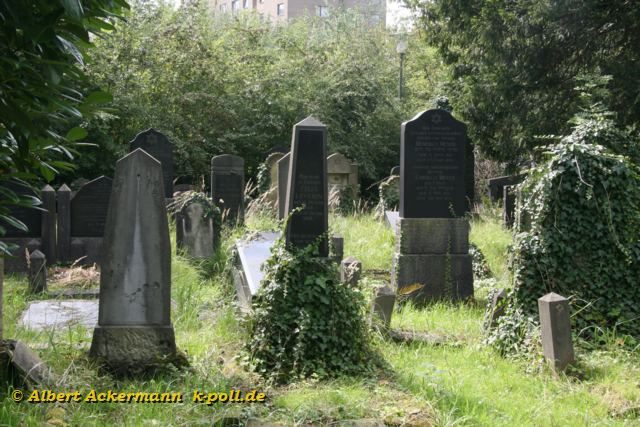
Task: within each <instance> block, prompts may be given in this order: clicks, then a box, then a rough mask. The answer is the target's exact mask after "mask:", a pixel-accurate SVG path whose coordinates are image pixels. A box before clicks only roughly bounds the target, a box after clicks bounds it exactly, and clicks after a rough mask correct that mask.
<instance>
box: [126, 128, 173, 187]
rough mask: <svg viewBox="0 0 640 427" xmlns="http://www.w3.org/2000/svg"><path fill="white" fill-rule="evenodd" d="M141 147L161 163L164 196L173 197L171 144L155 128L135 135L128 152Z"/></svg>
mask: <svg viewBox="0 0 640 427" xmlns="http://www.w3.org/2000/svg"><path fill="white" fill-rule="evenodd" d="M138 148H142V149H143V150H144V151H145V152H147V154H149V155H151V156H153V158H155V159H156V160H157V161H159V162H160V163H161V164H162V176H163V183H164V197H165V198H167V199H170V198H172V197H173V144H171V141H169V139H168V138H167V137H166V136H165V135H164V134H162V133H160V132H158V131H157V130H155V129H147V130H145V131H143V132H140V133H139V134H137V135H136V137H135V138H134V139H133V141H131V142H130V149H129V151H130V152H133V151H135V150H137V149H138Z"/></svg>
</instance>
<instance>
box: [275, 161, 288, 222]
mask: <svg viewBox="0 0 640 427" xmlns="http://www.w3.org/2000/svg"><path fill="white" fill-rule="evenodd" d="M290 158H291V155H290V154H289V153H287V154H285V155H284V156H282V158H281V159H280V160H278V163H277V165H278V183H277V184H278V219H284V217H285V216H286V204H287V185H288V183H289V159H290Z"/></svg>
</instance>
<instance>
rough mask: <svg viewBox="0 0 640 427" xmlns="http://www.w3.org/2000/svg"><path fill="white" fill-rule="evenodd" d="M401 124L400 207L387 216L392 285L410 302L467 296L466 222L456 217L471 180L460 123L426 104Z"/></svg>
mask: <svg viewBox="0 0 640 427" xmlns="http://www.w3.org/2000/svg"><path fill="white" fill-rule="evenodd" d="M401 130H402V133H401V147H400V209H399V215H398V218H397V219H396V218H390V217H389V216H388V218H389V219H388V221H389V222H390V223H393V222H394V220H395V224H396V251H395V255H394V260H393V265H392V274H391V278H392V285H393V286H394V288H395V289H396V290H397V291H398V292H400V293H403V294H404V293H408V296H409V297H410V298H411V299H412V300H413V301H414V302H415V303H423V302H427V301H433V300H442V299H445V300H458V299H466V298H469V297H471V296H472V295H473V269H472V264H471V256H470V255H469V223H468V221H467V220H466V219H464V218H461V217H462V216H463V215H464V214H465V212H467V211H468V209H469V203H470V199H471V198H472V193H470V192H469V181H471V182H473V176H472V175H471V176H470V172H469V171H468V169H469V167H468V162H469V159H470V158H471V161H472V159H473V158H472V157H471V156H470V154H469V153H471V151H472V150H471V146H470V144H469V141H468V139H467V135H466V125H465V124H464V123H462V122H459V121H457V120H456V119H454V118H453V117H452V116H451V114H449V113H448V112H447V111H444V110H429V111H424V112H422V113H419V114H418V115H416V116H415V117H414V118H413V119H412V120H410V121H408V122H405V123H403V124H402V129H401ZM470 196H471V198H470ZM411 289H413V290H412V291H410V290H411Z"/></svg>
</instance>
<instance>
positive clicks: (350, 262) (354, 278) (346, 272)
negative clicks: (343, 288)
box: [340, 257, 362, 287]
mask: <svg viewBox="0 0 640 427" xmlns="http://www.w3.org/2000/svg"><path fill="white" fill-rule="evenodd" d="M361 274H362V263H361V262H360V261H358V260H357V259H356V258H354V257H347V258H345V259H343V260H342V262H341V263H340V281H341V282H342V283H345V284H348V285H349V286H351V287H356V286H357V285H358V282H359V281H360V275H361Z"/></svg>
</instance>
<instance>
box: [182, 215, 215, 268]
mask: <svg viewBox="0 0 640 427" xmlns="http://www.w3.org/2000/svg"><path fill="white" fill-rule="evenodd" d="M204 214H205V208H204V206H202V205H201V204H200V203H191V204H189V205H187V206H186V207H185V208H183V209H182V212H181V217H182V223H181V224H180V225H181V227H182V228H183V231H182V247H183V248H184V249H185V251H186V253H187V255H189V256H190V257H193V258H200V259H204V258H211V257H212V256H213V255H214V253H215V248H216V244H217V240H218V238H217V234H218V233H217V232H216V230H215V227H214V224H213V220H212V219H211V218H204ZM176 228H177V226H176Z"/></svg>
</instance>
